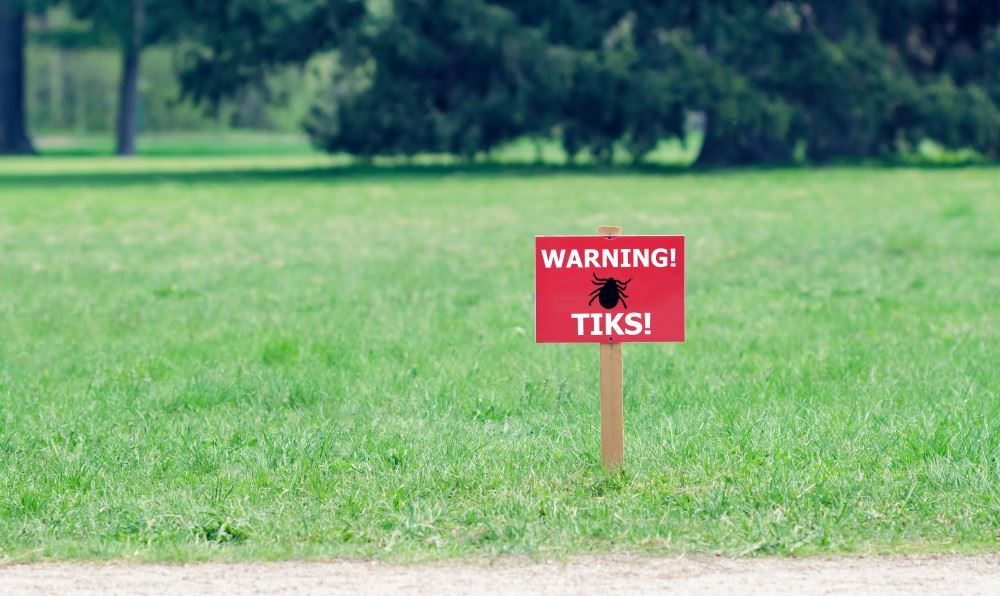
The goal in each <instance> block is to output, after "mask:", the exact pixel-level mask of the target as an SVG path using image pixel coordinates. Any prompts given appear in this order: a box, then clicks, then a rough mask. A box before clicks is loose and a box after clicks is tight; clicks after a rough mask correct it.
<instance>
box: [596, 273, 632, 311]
mask: <svg viewBox="0 0 1000 596" xmlns="http://www.w3.org/2000/svg"><path fill="white" fill-rule="evenodd" d="M591 275H593V276H594V281H592V282H590V283H592V284H594V285H595V286H601V287H599V288H597V289H595V290H594V291H593V292H591V293H590V302H588V303H587V306H590V305H591V304H593V303H594V300H595V299H597V300H598V301H599V302H600V303H601V306H603V307H604V308H608V309H610V308H614V307H615V305H617V304H618V301H619V300H621V302H622V306H624V307H625V309H626V310H627V309H628V304H626V303H625V299H626V298H628V294H626V293H625V290H626V289H627V288H628V284H629V282H630V281H632V278H631V277H630V278H628V281H618V280H617V279H615V278H613V277H606V278H605V277H597V274H596V273H591Z"/></svg>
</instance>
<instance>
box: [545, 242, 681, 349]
mask: <svg viewBox="0 0 1000 596" xmlns="http://www.w3.org/2000/svg"><path fill="white" fill-rule="evenodd" d="M535 341H537V342H538V343H553V342H607V343H618V342H627V341H661V342H662V341H684V236H537V237H535Z"/></svg>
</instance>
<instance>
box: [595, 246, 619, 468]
mask: <svg viewBox="0 0 1000 596" xmlns="http://www.w3.org/2000/svg"><path fill="white" fill-rule="evenodd" d="M597 233H598V234H600V235H601V236H620V235H621V233H622V229H621V227H619V226H599V227H598V228H597ZM600 348H601V463H602V464H603V465H604V468H605V469H607V470H616V469H618V468H621V467H622V465H623V464H624V463H625V445H624V443H625V416H624V411H623V410H624V407H623V406H624V401H623V399H622V345H621V344H620V343H617V344H614V343H602V344H601V345H600Z"/></svg>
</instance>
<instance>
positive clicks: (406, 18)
mask: <svg viewBox="0 0 1000 596" xmlns="http://www.w3.org/2000/svg"><path fill="white" fill-rule="evenodd" d="M26 18H27V22H28V27H27V34H26V35H24V34H21V33H20V31H21V29H19V26H18V23H23V22H25V19H26ZM24 47H27V53H26V55H27V64H28V66H27V72H28V77H27V88H26V90H25V91H24V92H23V95H22V96H23V97H27V102H26V103H27V115H26V116H25V115H23V114H21V115H19V112H18V109H19V108H18V105H19V104H18V101H17V97H18V96H19V94H18V91H17V78H18V76H19V75H18V74H17V73H18V72H19V71H18V67H17V65H18V64H23V63H24V62H23V60H21V59H20V58H19V54H18V51H20V52H22V53H23V52H24V50H23V48H24ZM0 48H2V50H0V123H2V127H0V146H2V147H3V148H4V150H6V151H30V149H31V144H30V142H29V141H28V137H27V134H26V133H25V131H26V130H27V128H28V126H26V125H25V122H27V123H30V129H32V130H38V131H45V132H54V131H66V130H76V131H82V130H85V131H95V132H105V131H107V132H110V131H112V130H114V131H116V136H117V143H116V145H117V149H118V152H119V153H123V154H128V153H130V152H132V151H134V148H135V143H134V139H135V134H136V131H157V130H178V129H200V128H213V127H215V128H218V127H229V126H240V127H243V126H250V127H256V128H267V129H278V130H293V129H300V128H301V129H304V130H305V131H306V133H307V134H308V135H309V136H310V138H311V139H312V141H313V143H314V144H315V145H316V146H318V147H320V148H322V149H325V150H327V151H336V152H341V151H342V152H348V153H352V154H355V155H358V156H362V157H365V158H371V157H375V156H380V155H400V156H412V155H416V154H419V153H446V154H452V155H456V156H460V157H462V158H465V159H473V158H475V157H477V156H480V155H483V154H485V153H488V152H489V151H491V150H493V149H494V148H496V147H498V146H500V145H503V144H504V143H508V142H511V141H515V140H525V139H528V140H531V141H532V142H534V143H536V144H539V145H540V144H543V143H551V142H558V143H559V144H560V145H561V146H562V148H563V149H564V150H565V155H566V156H567V159H573V158H574V157H576V156H578V155H580V154H581V153H586V154H588V155H589V156H590V157H591V158H593V159H595V160H597V161H604V162H610V161H612V160H615V159H616V156H617V157H618V158H619V159H620V158H621V157H625V158H626V159H629V160H632V161H634V162H641V161H643V160H644V159H645V158H646V157H647V156H648V155H649V154H650V153H651V152H652V151H654V150H655V148H656V147H657V146H658V145H659V144H661V143H663V142H664V141H668V140H674V141H679V142H681V143H685V142H688V141H691V140H694V139H696V140H699V141H700V143H701V144H700V150H699V152H698V158H697V161H698V162H699V163H701V164H706V165H728V164H761V163H787V162H791V161H796V160H808V161H812V162H824V161H829V160H835V159H865V158H871V157H886V156H893V155H897V154H899V153H900V152H907V151H912V150H913V148H914V147H916V146H917V145H918V144H919V143H921V142H925V141H927V140H931V141H934V142H936V143H937V144H939V145H941V146H944V147H947V148H952V149H965V150H970V151H975V152H976V153H977V154H978V155H980V156H982V157H984V158H988V159H996V158H997V157H998V156H1000V107H998V106H1000V0H982V1H979V2H962V1H959V0H850V1H846V2H845V1H843V0H836V1H835V0H813V1H811V2H787V1H750V0H748V1H743V2H733V1H731V0H705V1H702V2H683V1H680V0H650V1H645V2H636V1H624V0H597V1H594V2H580V1H574V0H553V1H551V2H532V1H526V0H489V1H488V0H368V1H367V2H365V1H362V0H211V1H210V0H175V1H172V2H170V1H167V0H115V1H112V0H63V1H61V2H59V1H51V2H47V3H46V2H42V1H41V0H38V1H37V2H34V3H32V2H30V1H28V0H0ZM19 48H20V50H19ZM116 55H117V59H116V58H115V56H116ZM140 57H141V58H140ZM116 61H117V62H118V64H117V66H116V64H115V63H116ZM140 65H142V66H141V67H140ZM21 72H23V68H22V71H21ZM22 112H23V110H22ZM112 113H114V114H116V117H115V118H114V119H113V120H112V118H110V117H109V114H112ZM25 119H27V120H25ZM19 122H20V123H21V124H19Z"/></svg>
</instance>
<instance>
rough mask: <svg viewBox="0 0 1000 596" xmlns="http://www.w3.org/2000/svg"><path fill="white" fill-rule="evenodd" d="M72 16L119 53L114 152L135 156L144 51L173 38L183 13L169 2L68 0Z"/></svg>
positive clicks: (163, 0)
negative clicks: (112, 45) (86, 21)
mask: <svg viewBox="0 0 1000 596" xmlns="http://www.w3.org/2000/svg"><path fill="white" fill-rule="evenodd" d="M69 3H70V7H71V8H72V10H73V13H74V14H75V15H76V16H77V17H78V18H82V19H86V20H88V21H90V22H91V24H92V26H93V27H94V29H95V32H96V33H97V34H98V35H100V36H102V37H105V38H107V39H109V41H110V42H111V43H113V44H114V45H116V46H117V47H118V48H119V50H120V51H121V59H122V66H121V76H120V80H119V90H118V114H117V117H116V126H115V152H116V153H117V154H118V155H133V154H135V142H136V135H137V133H138V126H139V122H138V118H139V105H140V103H139V99H140V98H139V75H140V71H141V64H142V52H143V50H144V49H145V48H146V47H148V46H150V45H152V44H155V43H159V42H161V41H164V40H166V39H169V38H171V37H173V36H175V35H176V33H177V31H179V30H180V29H181V28H182V22H183V19H182V16H183V13H182V12H181V11H179V10H177V8H176V6H177V5H176V3H175V2H173V1H172V0H69Z"/></svg>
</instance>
